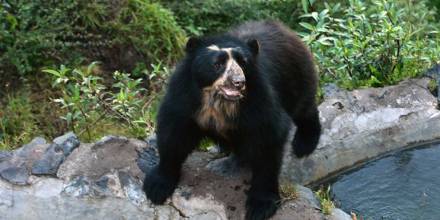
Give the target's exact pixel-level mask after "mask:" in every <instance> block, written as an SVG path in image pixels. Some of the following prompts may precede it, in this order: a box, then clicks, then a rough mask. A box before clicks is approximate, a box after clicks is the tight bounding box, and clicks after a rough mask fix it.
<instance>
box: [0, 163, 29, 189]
mask: <svg viewBox="0 0 440 220" xmlns="http://www.w3.org/2000/svg"><path fill="white" fill-rule="evenodd" d="M0 176H1V177H2V178H3V179H5V180H7V181H9V182H10V183H13V184H16V185H26V184H28V178H29V173H28V170H27V169H26V167H24V166H9V167H7V168H5V169H2V171H1V172H0Z"/></svg>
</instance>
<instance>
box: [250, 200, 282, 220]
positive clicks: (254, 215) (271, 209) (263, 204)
mask: <svg viewBox="0 0 440 220" xmlns="http://www.w3.org/2000/svg"><path fill="white" fill-rule="evenodd" d="M279 201H280V197H279V196H278V195H249V197H248V199H247V201H246V220H265V219H269V218H270V217H272V216H273V215H274V214H275V212H276V211H277V209H278V205H279Z"/></svg>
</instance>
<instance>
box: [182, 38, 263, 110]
mask: <svg viewBox="0 0 440 220" xmlns="http://www.w3.org/2000/svg"><path fill="white" fill-rule="evenodd" d="M258 50H259V44H258V41H257V40H255V39H252V40H249V41H247V42H242V41H240V40H238V39H235V38H232V37H227V36H226V37H225V36H223V37H217V38H190V39H189V40H188V43H187V45H186V52H187V54H188V55H190V56H191V57H192V58H193V61H192V63H191V67H190V68H191V72H192V74H193V78H194V79H195V80H196V81H197V84H198V86H199V87H200V89H202V90H204V91H210V92H211V93H212V95H214V96H215V98H219V99H224V101H229V102H236V101H239V100H240V99H241V98H243V97H245V94H246V78H247V75H248V74H250V73H249V71H250V69H251V68H250V67H252V66H253V65H255V58H256V56H257V54H258Z"/></svg>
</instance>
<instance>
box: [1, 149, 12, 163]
mask: <svg viewBox="0 0 440 220" xmlns="http://www.w3.org/2000/svg"><path fill="white" fill-rule="evenodd" d="M11 157H12V153H11V152H10V151H0V163H1V162H3V161H5V160H9V159H10V158H11Z"/></svg>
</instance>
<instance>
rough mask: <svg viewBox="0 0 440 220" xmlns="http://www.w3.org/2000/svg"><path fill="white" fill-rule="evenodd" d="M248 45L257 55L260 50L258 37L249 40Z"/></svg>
mask: <svg viewBox="0 0 440 220" xmlns="http://www.w3.org/2000/svg"><path fill="white" fill-rule="evenodd" d="M247 45H248V46H249V48H250V49H251V51H252V54H254V55H257V54H258V52H259V51H260V43H258V40H257V39H250V40H248V42H247Z"/></svg>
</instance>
